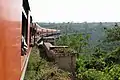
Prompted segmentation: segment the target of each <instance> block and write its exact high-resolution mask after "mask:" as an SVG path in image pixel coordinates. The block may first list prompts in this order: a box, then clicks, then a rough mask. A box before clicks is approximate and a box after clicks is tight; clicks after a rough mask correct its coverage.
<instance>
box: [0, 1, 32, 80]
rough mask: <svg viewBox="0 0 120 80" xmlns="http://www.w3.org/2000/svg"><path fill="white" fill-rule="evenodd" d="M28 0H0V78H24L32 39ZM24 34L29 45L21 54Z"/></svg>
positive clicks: (12, 79)
mask: <svg viewBox="0 0 120 80" xmlns="http://www.w3.org/2000/svg"><path fill="white" fill-rule="evenodd" d="M30 27H32V17H30V7H29V2H28V0H0V80H20V79H23V77H24V73H25V69H26V65H27V60H28V57H29V54H30V49H31V47H29V45H30V42H31V41H32V40H31V39H32V38H31V37H32V34H33V33H32V28H30ZM22 35H23V36H24V38H25V41H26V43H27V45H28V49H27V52H26V55H21V53H22V51H21V38H22Z"/></svg>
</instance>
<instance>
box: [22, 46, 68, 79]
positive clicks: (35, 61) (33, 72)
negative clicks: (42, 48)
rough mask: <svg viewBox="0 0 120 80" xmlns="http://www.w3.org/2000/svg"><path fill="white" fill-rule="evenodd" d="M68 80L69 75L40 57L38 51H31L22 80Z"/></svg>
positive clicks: (34, 49)
mask: <svg viewBox="0 0 120 80" xmlns="http://www.w3.org/2000/svg"><path fill="white" fill-rule="evenodd" d="M48 79H49V80H70V77H69V73H68V72H65V71H63V70H61V69H58V67H56V66H55V64H53V63H52V62H47V61H46V60H45V59H43V58H42V57H40V54H39V49H37V48H36V47H34V48H33V49H32V52H31V55H30V59H29V63H28V67H27V71H26V75H25V79H24V80H48Z"/></svg>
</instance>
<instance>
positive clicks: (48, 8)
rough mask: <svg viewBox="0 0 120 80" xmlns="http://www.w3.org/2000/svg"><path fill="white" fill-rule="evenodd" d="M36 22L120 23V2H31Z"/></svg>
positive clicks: (88, 0)
mask: <svg viewBox="0 0 120 80" xmlns="http://www.w3.org/2000/svg"><path fill="white" fill-rule="evenodd" d="M29 3H30V7H31V15H32V16H33V21H35V22H71V21H73V22H85V21H87V22H120V0H29Z"/></svg>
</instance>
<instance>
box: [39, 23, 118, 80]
mask: <svg viewBox="0 0 120 80" xmlns="http://www.w3.org/2000/svg"><path fill="white" fill-rule="evenodd" d="M40 25H41V26H44V25H46V26H45V27H48V28H55V27H56V26H59V27H56V28H57V29H60V30H62V36H61V37H60V38H59V39H58V40H56V44H57V45H67V46H69V47H70V49H74V50H75V51H77V59H76V60H77V63H76V64H77V66H76V76H77V79H78V80H120V27H119V23H62V24H53V23H52V24H40ZM63 25H64V26H63ZM73 25H74V26H73ZM70 33H72V34H70ZM73 33H74V34H73Z"/></svg>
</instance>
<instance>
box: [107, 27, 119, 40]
mask: <svg viewBox="0 0 120 80" xmlns="http://www.w3.org/2000/svg"><path fill="white" fill-rule="evenodd" d="M106 34H107V41H109V42H112V41H120V27H119V26H115V27H113V28H111V29H107V30H106Z"/></svg>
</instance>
